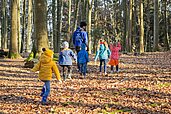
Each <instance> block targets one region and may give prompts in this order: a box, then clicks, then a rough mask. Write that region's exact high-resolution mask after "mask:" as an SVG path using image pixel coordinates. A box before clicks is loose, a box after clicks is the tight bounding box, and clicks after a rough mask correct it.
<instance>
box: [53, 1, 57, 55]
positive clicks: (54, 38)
mask: <svg viewBox="0 0 171 114" xmlns="http://www.w3.org/2000/svg"><path fill="white" fill-rule="evenodd" d="M52 24H53V49H54V50H55V52H56V50H57V34H56V33H57V26H56V0H52Z"/></svg>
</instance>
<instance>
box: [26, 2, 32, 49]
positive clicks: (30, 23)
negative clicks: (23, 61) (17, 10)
mask: <svg viewBox="0 0 171 114" xmlns="http://www.w3.org/2000/svg"><path fill="white" fill-rule="evenodd" d="M32 8H33V6H32V0H28V25H27V37H26V52H30V50H31V49H30V42H31V33H32V16H33V11H32Z"/></svg>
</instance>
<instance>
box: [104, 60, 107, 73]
mask: <svg viewBox="0 0 171 114" xmlns="http://www.w3.org/2000/svg"><path fill="white" fill-rule="evenodd" d="M106 64H107V59H104V73H105V74H107V65H106Z"/></svg>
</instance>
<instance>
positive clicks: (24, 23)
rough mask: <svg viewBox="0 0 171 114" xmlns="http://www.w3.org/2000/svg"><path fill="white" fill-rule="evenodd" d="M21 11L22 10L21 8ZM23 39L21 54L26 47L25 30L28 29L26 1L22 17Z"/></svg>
mask: <svg viewBox="0 0 171 114" xmlns="http://www.w3.org/2000/svg"><path fill="white" fill-rule="evenodd" d="M19 9H20V8H19ZM22 21H23V23H22V38H21V42H20V45H21V48H20V52H21V53H22V52H23V49H24V46H25V30H26V29H25V28H26V0H24V1H23V16H22Z"/></svg>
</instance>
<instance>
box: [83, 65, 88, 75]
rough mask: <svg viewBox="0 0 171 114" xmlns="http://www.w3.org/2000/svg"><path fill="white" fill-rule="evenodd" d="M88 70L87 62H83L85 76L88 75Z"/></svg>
mask: <svg viewBox="0 0 171 114" xmlns="http://www.w3.org/2000/svg"><path fill="white" fill-rule="evenodd" d="M86 71H87V64H86V63H83V75H84V78H85V76H86Z"/></svg>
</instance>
